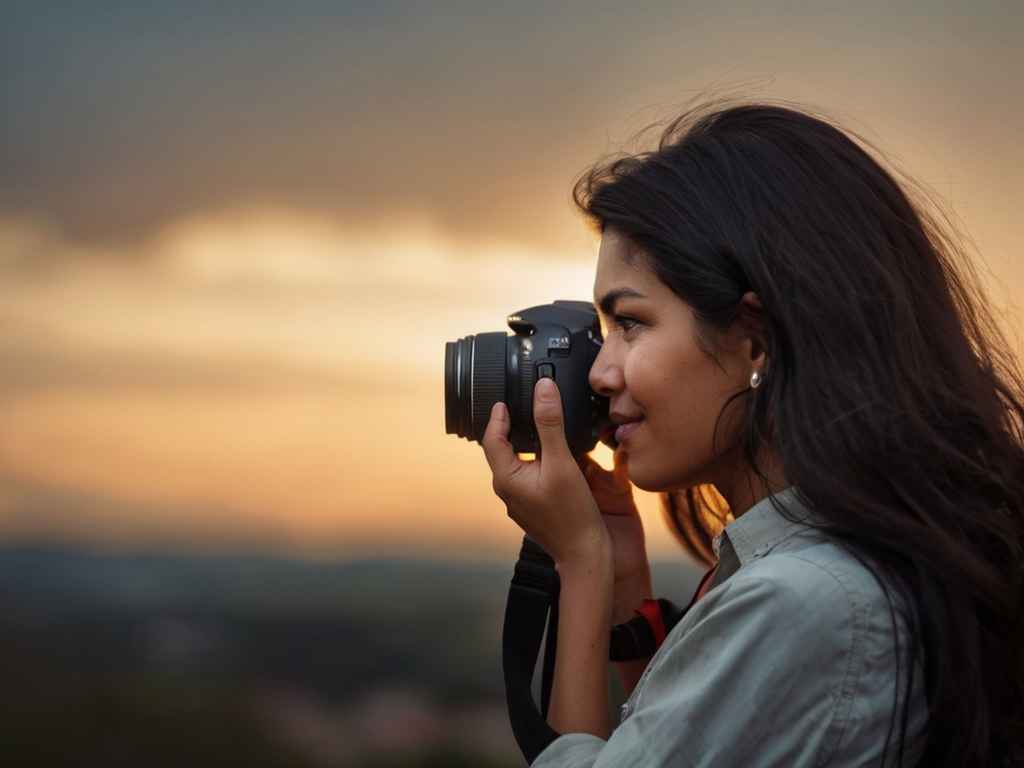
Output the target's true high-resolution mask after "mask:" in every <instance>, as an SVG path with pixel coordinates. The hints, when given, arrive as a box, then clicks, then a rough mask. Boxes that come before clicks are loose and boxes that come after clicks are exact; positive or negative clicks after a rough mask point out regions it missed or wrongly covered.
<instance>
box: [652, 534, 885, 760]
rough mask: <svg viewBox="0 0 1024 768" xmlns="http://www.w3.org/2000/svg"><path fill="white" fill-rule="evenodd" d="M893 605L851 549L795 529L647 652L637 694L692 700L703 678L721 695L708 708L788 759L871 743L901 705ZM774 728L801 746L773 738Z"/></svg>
mask: <svg viewBox="0 0 1024 768" xmlns="http://www.w3.org/2000/svg"><path fill="white" fill-rule="evenodd" d="M799 539H802V540H799ZM890 597H891V599H892V600H893V604H894V605H895V606H898V598H897V595H896V594H895V593H894V592H893V593H892V594H891V596H890ZM897 615H898V611H894V610H891V609H890V605H889V600H888V599H887V598H886V594H885V591H884V589H883V587H882V583H881V582H880V581H879V580H878V579H877V578H876V577H875V575H874V574H873V573H872V571H871V570H870V569H869V568H868V566H867V565H866V564H864V563H862V562H860V560H859V559H858V558H857V557H856V556H854V555H853V554H852V553H850V552H848V551H846V550H845V549H844V548H842V547H841V546H839V545H837V544H834V543H832V542H829V541H826V540H821V539H818V540H815V539H814V538H812V537H794V539H791V540H790V541H788V542H787V543H786V544H785V546H779V547H775V548H773V549H772V550H771V551H768V552H763V553H759V555H758V556H757V557H756V558H755V559H753V560H751V561H749V562H747V563H746V564H744V565H743V567H741V568H740V569H739V570H738V571H737V572H736V573H734V574H733V575H732V576H731V577H730V578H729V579H728V580H726V581H725V582H724V583H722V584H720V585H719V586H717V587H716V588H714V589H713V590H711V591H709V592H708V593H707V594H706V595H705V596H704V598H702V599H701V600H700V601H699V602H698V603H697V604H696V605H694V607H693V608H692V609H691V610H690V612H689V613H687V614H686V616H684V617H683V619H682V620H681V621H680V622H679V624H677V625H676V626H675V627H674V628H673V630H672V632H671V633H670V634H669V636H668V637H667V638H666V641H665V643H664V645H663V646H662V648H661V649H659V652H658V654H656V655H655V657H654V659H652V662H651V664H650V666H649V673H650V674H649V679H648V680H646V681H643V682H642V686H643V690H642V691H641V692H640V693H639V695H638V697H637V701H636V702H635V703H636V704H637V705H643V703H644V700H645V699H646V701H647V702H648V703H650V702H652V701H653V700H654V699H656V698H661V697H665V700H666V701H674V700H680V699H682V700H685V699H687V698H689V697H690V696H692V695H696V694H697V692H698V691H700V690H701V689H703V690H704V691H705V693H706V696H705V697H704V705H703V706H702V708H704V707H706V706H707V702H714V704H713V705H712V706H711V707H710V711H708V712H706V714H707V715H708V716H710V715H711V714H712V713H713V712H716V711H717V712H719V714H720V715H721V717H722V721H721V722H729V723H731V724H732V725H733V726H736V725H739V724H740V723H745V725H746V727H747V728H750V729H751V730H752V732H757V733H761V735H762V736H763V737H764V738H765V739H767V740H770V741H773V743H777V744H778V746H779V748H780V749H785V750H795V751H793V752H787V759H789V758H794V759H795V758H796V755H797V753H800V755H801V758H800V759H797V760H796V762H802V761H803V760H804V759H806V758H807V757H808V756H809V754H814V755H815V759H821V760H826V759H828V758H829V756H832V757H836V758H839V757H845V756H847V754H850V755H859V756H864V755H866V754H874V750H875V748H876V745H879V744H882V743H883V742H884V741H885V737H886V730H887V726H888V723H889V716H890V714H891V713H892V711H893V706H894V704H895V701H894V695H895V693H896V691H895V688H894V684H895V682H896V680H897V678H898V675H897V664H898V662H897V654H896V653H895V652H894V641H895V636H896V634H897V632H896V631H895V630H896V627H898V626H900V622H899V621H897V620H896V616H897ZM640 687H641V686H638V688H640ZM704 725H705V727H707V726H708V725H709V723H708V722H707V721H705V722H704ZM712 730H714V729H712ZM779 733H788V734H789V735H790V736H792V737H793V738H797V737H799V740H800V744H801V745H802V746H799V748H798V747H797V746H796V744H795V742H793V741H792V739H790V738H789V737H787V738H786V739H783V740H781V741H775V740H777V739H778V734H779ZM772 734H775V735H774V736H773V735H772ZM723 735H724V734H723V733H719V736H723ZM805 750H809V752H808V751H805ZM857 759H859V757H858V758H857ZM783 762H785V761H783ZM842 764H845V763H842Z"/></svg>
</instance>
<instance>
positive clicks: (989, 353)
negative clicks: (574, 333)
mask: <svg viewBox="0 0 1024 768" xmlns="http://www.w3.org/2000/svg"><path fill="white" fill-rule="evenodd" d="M574 199H575V200H576V203H577V205H578V206H579V207H580V208H581V209H582V210H583V211H584V212H585V213H586V215H587V216H588V217H589V219H590V220H591V221H593V223H595V225H596V227H597V229H598V230H599V231H600V233H601V235H602V237H601V245H600V250H599V254H598V264H597V274H596V278H595V284H594V301H595V304H596V305H597V306H598V308H599V311H600V316H601V318H602V321H603V323H604V324H605V329H606V333H605V341H604V345H603V347H602V349H601V352H600V354H599V355H598V357H597V360H596V361H595V363H594V365H593V368H592V369H591V371H590V383H591V386H592V388H593V389H594V390H595V391H596V392H599V393H601V394H603V395H605V396H607V397H608V398H610V403H611V413H612V416H613V419H614V420H615V421H616V422H617V423H618V424H620V425H621V426H619V428H618V430H617V432H616V435H617V438H618V448H617V450H616V453H615V465H616V468H615V471H614V472H613V473H608V472H605V470H603V469H602V468H601V467H600V466H598V465H597V464H596V463H595V462H594V461H593V460H592V459H590V458H589V457H583V458H582V459H580V460H579V461H577V460H576V459H574V457H573V456H572V455H571V454H570V453H569V451H568V448H567V446H566V443H565V437H564V431H563V427H562V421H561V403H560V399H559V397H558V391H557V387H556V386H555V385H554V383H553V382H550V381H549V380H542V381H541V382H538V385H537V387H536V391H535V405H534V410H535V421H536V426H537V430H538V432H539V435H540V439H541V443H542V452H541V456H542V458H541V459H540V460H538V461H533V462H524V461H521V460H520V459H519V458H518V457H517V456H516V455H515V454H514V453H513V452H512V447H511V444H510V443H509V442H508V440H507V439H506V438H507V434H508V429H509V422H508V415H507V410H506V409H505V408H504V406H503V404H501V403H499V404H497V405H496V406H495V408H494V410H493V411H492V414H491V420H490V422H489V424H488V427H487V432H486V434H485V436H484V438H483V441H482V442H483V446H484V451H485V454H486V456H487V460H488V463H489V465H490V467H491V470H492V473H493V485H494V490H495V492H496V493H497V495H498V496H499V497H500V498H501V499H502V500H503V501H504V502H505V503H506V506H507V509H508V513H509V515H510V517H512V519H513V520H514V521H515V522H516V523H517V524H518V525H519V526H520V527H521V528H523V530H524V531H526V532H527V533H528V534H530V535H531V536H532V537H533V538H534V539H535V540H537V541H538V542H539V543H540V544H541V545H542V546H543V547H544V548H545V549H546V550H547V551H548V552H549V553H550V554H551V556H552V557H553V558H554V559H555V562H556V565H557V567H558V571H559V575H560V577H561V584H562V587H561V596H560V615H559V627H558V648H557V653H556V663H555V673H554V682H553V687H552V695H551V701H550V707H549V712H548V720H549V723H550V724H551V726H552V728H553V729H554V730H555V731H557V732H559V733H561V734H563V735H562V736H561V737H560V738H558V739H557V740H556V741H554V742H553V743H552V744H551V745H550V746H549V747H548V748H547V749H546V750H544V752H543V753H542V754H541V755H540V756H539V757H538V758H537V760H536V761H535V762H534V765H535V766H542V767H543V768H554V767H555V766H559V767H561V768H584V767H585V766H586V767H588V768H589V767H590V766H595V767H601V766H663V765H664V766H667V765H687V766H711V765H714V766H761V765H780V766H797V765H809V766H810V765H834V766H847V765H849V766H852V765H927V766H975V765H978V766H981V765H986V766H987V765H1001V764H1007V765H1008V764H1017V763H1016V762H1015V761H1016V760H1018V759H1019V756H1018V755H1017V750H1018V749H1019V744H1018V742H1019V740H1020V738H1021V734H1022V733H1024V721H1022V701H1024V669H1022V658H1024V657H1022V651H1021V649H1022V648H1024V636H1022V615H1024V611H1022V600H1024V586H1022V585H1024V382H1022V377H1021V373H1020V369H1019V367H1018V363H1017V362H1016V360H1015V359H1014V358H1013V356H1012V354H1011V352H1010V350H1009V347H1008V346H1007V344H1006V342H1005V340H1004V338H1003V336H1002V335H1001V334H1000V332H999V330H998V328H997V326H996V325H995V324H994V322H993V321H992V318H991V315H990V313H989V310H988V309H987V307H986V305H985V303H984V297H983V295H982V293H981V291H980V289H978V288H977V284H976V278H975V276H974V273H973V271H972V268H971V265H970V262H969V261H968V260H966V259H965V258H963V255H962V252H961V250H960V249H959V248H958V246H957V245H956V244H955V243H954V241H953V240H951V239H950V238H949V237H947V236H946V235H945V234H943V231H942V229H941V228H940V227H939V226H938V224H937V222H936V220H935V219H934V218H933V217H932V216H931V215H929V214H928V213H927V211H926V209H925V207H924V206H923V205H922V204H920V203H918V204H914V203H912V202H911V201H910V199H909V198H908V195H907V193H906V192H905V191H904V190H903V189H902V188H901V186H900V185H899V184H897V182H896V181H895V180H894V179H893V177H892V176H891V175H890V173H888V172H887V171H886V170H884V169H883V168H882V166H881V165H880V163H879V162H877V161H876V160H875V159H873V157H872V155H871V154H870V153H869V152H868V151H867V150H866V149H865V148H864V146H862V144H861V143H858V142H857V141H854V140H853V139H852V138H850V136H849V135H848V134H847V133H844V132H843V131H841V130H839V129H837V128H836V127H834V126H832V125H831V124H829V123H828V122H827V121H826V120H824V119H821V118H818V117H815V116H812V115H810V114H808V113H806V112H801V111H796V110H793V109H790V108H785V107H778V106H769V105H758V104H754V105H739V106H732V107H722V106H721V105H705V106H702V107H699V108H697V109H694V110H691V111H688V112H686V113H684V114H683V115H681V116H680V117H679V118H677V119H676V120H675V121H673V122H672V123H671V124H670V125H669V126H668V128H667V129H666V130H665V132H664V134H663V135H662V138H661V141H660V143H659V145H658V148H657V150H655V151H652V152H648V153H643V154H640V155H636V156H626V157H620V158H617V159H613V160H611V161H608V162H605V163H601V164H599V165H597V166H595V167H594V168H593V169H591V170H590V171H588V172H587V173H586V174H585V175H584V176H583V177H582V178H581V179H580V180H579V181H578V182H577V185H576V188H575V190H574ZM627 473H628V479H627ZM629 481H631V482H632V483H633V484H635V485H636V486H637V487H639V488H642V489H644V490H648V491H657V492H661V493H662V494H663V497H662V498H663V499H664V503H665V509H666V512H667V517H668V519H669V520H670V522H671V523H672V526H673V529H674V531H675V532H676V533H677V536H678V538H679V540H680V541H681V542H682V544H683V545H684V547H685V548H686V549H687V550H688V551H689V552H690V553H691V554H692V555H694V556H695V557H697V558H698V559H700V560H702V561H704V562H706V563H708V564H712V563H714V562H716V560H717V559H718V556H719V555H720V556H721V560H720V562H719V566H718V572H717V573H715V574H714V576H713V577H712V579H710V580H709V581H708V583H707V584H706V585H705V586H704V593H703V594H702V595H699V597H700V599H699V600H697V601H696V602H695V603H694V604H693V605H692V607H691V608H690V609H689V610H688V612H687V613H686V614H685V615H684V616H683V618H682V619H681V620H680V621H679V622H678V624H676V625H675V627H674V628H672V629H671V631H670V632H669V633H668V637H666V638H665V639H664V641H663V643H662V644H661V646H660V647H659V648H658V650H657V652H656V653H655V654H654V656H653V658H651V659H650V660H641V661H639V662H627V663H621V664H619V665H618V667H619V670H618V671H619V674H620V676H621V678H622V682H623V685H624V687H625V690H626V691H627V692H628V693H629V700H628V701H627V703H626V705H625V706H624V707H623V712H622V718H621V721H620V722H619V723H617V724H614V726H613V724H612V723H611V722H609V718H608V707H607V700H606V694H607V682H608V680H607V674H608V673H607V667H608V662H607V660H608V652H609V651H608V647H609V627H610V626H611V625H612V624H615V623H620V622H624V621H626V620H627V619H629V618H630V617H631V616H632V615H633V614H634V612H635V611H636V610H637V609H638V608H639V607H640V606H641V604H642V603H643V602H644V600H645V599H650V598H651V597H653V595H652V594H651V581H650V569H649V565H648V563H647V558H646V554H645V548H644V538H643V529H642V526H641V524H640V519H639V517H638V516H637V514H636V508H635V505H633V503H632V499H631V496H630V491H629V488H630V486H629ZM723 526H724V532H723V531H722V528H723Z"/></svg>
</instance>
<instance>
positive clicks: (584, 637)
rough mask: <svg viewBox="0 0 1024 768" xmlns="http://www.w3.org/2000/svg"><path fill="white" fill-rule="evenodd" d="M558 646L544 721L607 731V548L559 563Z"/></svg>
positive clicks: (558, 727)
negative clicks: (584, 558) (575, 561)
mask: <svg viewBox="0 0 1024 768" xmlns="http://www.w3.org/2000/svg"><path fill="white" fill-rule="evenodd" d="M558 572H559V577H560V579H561V590H560V593H559V598H558V648H557V650H556V652H555V674H554V679H553V681H552V687H551V702H550V706H549V708H548V724H549V725H550V726H551V727H552V728H553V729H554V730H555V731H557V732H559V733H589V734H592V735H594V736H598V737H600V738H602V739H607V738H608V737H609V736H610V735H611V724H610V723H609V719H608V642H609V627H610V626H611V618H612V587H613V583H614V572H613V566H612V561H611V554H610V551H602V552H601V553H600V554H599V555H598V556H595V557H593V558H590V559H588V560H587V561H585V562H582V563H579V564H560V565H559V568H558Z"/></svg>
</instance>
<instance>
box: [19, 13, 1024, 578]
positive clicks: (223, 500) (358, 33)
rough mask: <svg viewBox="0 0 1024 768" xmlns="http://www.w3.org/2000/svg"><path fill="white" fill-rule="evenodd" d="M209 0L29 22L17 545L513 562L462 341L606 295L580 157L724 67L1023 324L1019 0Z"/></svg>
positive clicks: (665, 540)
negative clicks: (831, 152) (827, 137)
mask: <svg viewBox="0 0 1024 768" xmlns="http://www.w3.org/2000/svg"><path fill="white" fill-rule="evenodd" d="M209 5H210V4H207V3H198V2H181V3H174V4H157V3H132V4H128V3H111V2H95V3H89V4H79V5H77V6H74V7H71V6H68V7H63V6H61V5H58V4H50V3H45V2H33V3H18V2H16V3H13V4H12V5H11V7H10V10H9V11H8V12H7V13H6V14H5V24H4V28H3V29H2V30H0V60H2V61H3V77H2V80H0V98H2V99H3V104H4V115H5V118H4V121H3V124H2V125H0V167H3V168H4V173H3V174H2V175H0V361H3V375H2V376H0V419H2V424H3V428H2V430H0V537H3V538H4V539H6V540H9V541H21V540H33V541H37V540H40V539H41V540H46V541H62V542H75V543H79V544H85V545H89V546H95V547H118V548H125V547H127V548H137V547H147V548H149V547H165V548H166V547H169V548H187V549H193V550H203V549H211V550H223V549H254V548H255V549H259V550H268V551H273V552H281V553H288V554H302V555H310V556H331V557H336V556H343V557H364V556H373V555H391V554H402V555H425V556H440V557H457V558H467V559H468V558H472V559H476V558H492V557H499V558H506V559H507V558H509V557H512V556H513V555H514V552H515V550H516V547H517V545H518V541H519V538H520V535H521V534H520V532H519V530H518V528H516V527H515V525H514V524H513V523H512V522H511V521H510V520H509V519H508V518H507V517H506V515H505V513H504V508H503V506H502V504H501V502H500V501H499V500H498V499H497V498H495V497H494V495H493V493H492V492H491V487H490V474H489V471H488V469H487V466H486V463H485V462H484V460H483V455H482V453H481V451H480V449H479V446H477V445H476V444H472V443H469V442H468V441H465V440H461V439H458V438H455V437H454V436H450V435H446V434H445V431H444V405H443V361H444V343H445V342H446V341H454V340H455V339H457V338H460V337H462V336H465V335H467V334H470V333H479V332H486V331H497V330H504V318H505V316H506V315H507V314H509V313H511V312H512V311H514V310H517V309H521V308H524V307H528V306H533V305H536V304H543V303H548V302H550V301H552V300H554V299H558V298H570V299H582V300H588V301H589V300H590V299H591V297H592V288H593V278H594V265H595V260H596V252H597V240H596V237H595V235H594V234H593V233H592V232H591V231H590V230H589V229H588V228H587V227H586V225H585V224H584V222H583V220H582V219H581V218H580V216H579V215H578V214H577V213H576V212H575V211H574V209H573V206H572V204H571V199H570V189H571V187H572V182H573V181H574V180H575V178H576V177H577V176H578V175H579V174H580V173H581V172H583V171H584V170H585V169H586V167H587V166H588V165H590V164H591V163H593V162H594V161H596V160H598V159H600V158H601V157H602V156H604V155H605V154H607V153H609V152H615V151H620V150H626V151H629V150H635V149H642V148H647V146H649V143H650V140H651V137H652V136H653V134H647V135H646V136H647V139H648V142H647V144H643V143H642V141H641V142H640V143H639V144H638V143H637V142H638V141H639V140H637V139H636V138H635V136H636V133H637V131H639V129H641V128H643V127H644V126H646V125H648V124H650V123H653V122H655V121H658V120H667V119H669V118H671V117H672V116H673V115H674V114H676V113H677V112H678V111H679V110H680V109H681V108H682V107H683V106H685V105H686V104H687V103H689V102H690V101H691V100H692V99H694V98H697V97H699V96H700V95H701V94H709V95H723V94H728V95H732V96H736V97H745V98H749V99H758V98H761V99H773V100H780V99H781V100H786V101H790V102H793V103H796V104H800V105H804V106H807V107H809V108H813V109H816V110H818V111H821V112H823V113H825V114H827V115H828V116H830V117H832V118H834V119H835V120H837V121H838V122H839V123H840V124H842V125H843V126H845V127H847V128H849V129H851V130H853V131H855V132H856V133H857V134H859V135H860V136H863V137H864V138H866V139H867V140H869V141H871V142H872V143H873V144H874V145H875V146H876V147H878V148H879V149H880V150H881V151H882V152H883V153H884V154H885V157H886V158H888V160H889V162H890V163H891V165H893V166H895V167H896V168H898V169H900V170H902V171H904V172H906V173H907V174H909V175H910V177H912V178H913V179H915V180H916V181H918V182H920V183H922V184H923V185H924V186H925V187H926V188H927V189H928V190H929V191H930V192H931V193H932V194H933V195H934V196H935V197H936V198H937V199H938V200H939V201H941V202H942V203H943V204H944V205H945V206H946V207H947V211H948V212H950V214H951V215H952V216H953V219H954V221H955V223H956V224H957V226H958V227H959V229H960V230H961V232H962V233H963V234H964V236H965V237H967V238H969V242H970V244H971V247H972V250H973V252H974V253H975V254H976V258H977V263H978V266H979V269H981V271H982V275H983V279H984V282H985V285H986V287H987V289H988V290H989V292H990V298H991V300H992V302H993V304H994V305H995V306H996V308H997V311H998V312H999V313H1000V315H1001V316H1003V317H1004V320H1005V322H1006V323H1007V326H1006V327H1007V329H1008V330H1009V332H1010V333H1011V334H1017V335H1018V336H1019V334H1020V333H1021V323H1022V321H1021V310H1020V308H1019V307H1018V306H1017V305H1016V303H1015V302H1016V301H1017V298H1016V297H1018V296H1020V291H1021V289H1022V288H1024V267H1022V266H1021V263H1020V259H1019V258H1016V256H1017V251H1018V246H1017V243H1018V238H1017V237H1016V235H1018V234H1019V232H1020V227H1019V218H1018V217H1019V214H1018V212H1017V210H1016V202H1017V200H1018V199H1019V190H1020V189H1021V186H1022V183H1024V167H1022V159H1024V153H1022V152H1021V150H1020V146H1019V126H1020V125H1021V124H1022V123H1024V95H1022V93H1021V90H1020V88H1019V82H1018V75H1019V73H1020V72H1021V71H1022V70H1024V53H1022V52H1021V48H1020V46H1019V40H1020V37H1021V34H1022V33H1024V13H1022V12H1021V10H1020V8H1019V4H1016V3H1013V2H1002V3H999V2H978V3H971V4H969V5H968V4H966V3H956V4H954V3H942V2H929V3H925V2H915V3H901V2H885V3H882V2H876V0H868V1H867V2H862V3H857V4H850V3H839V2H818V3H796V2H777V1H774V0H769V1H767V2H749V3H730V2H714V3H712V2H701V3H695V2H690V3H687V2H663V3H647V4H639V5H630V6H628V7H627V6H624V5H623V4H621V3H605V2H587V3H575V2H573V3H547V2H545V3H541V2H533V1H528V2H520V3H515V4H497V3H493V4H488V3H480V2H438V3H432V4H422V3H408V2H375V3H373V4H365V5H364V4H352V3H327V2H296V3H291V4H288V6H287V7H286V6H284V5H281V4H276V5H274V4H258V3H257V4H254V3H245V4H241V3H237V4H235V3H219V4H216V8H215V9H211V8H210V7H209ZM1015 343H1016V344H1017V345H1018V346H1017V348H1018V349H1021V346H1020V342H1019V338H1017V339H1016V341H1015ZM596 455H597V457H598V459H599V460H600V461H602V463H604V464H605V465H606V466H608V465H609V464H610V456H609V454H608V453H607V451H605V450H604V449H603V448H601V449H599V450H598V452H597V454H596ZM637 495H638V497H639V499H640V505H641V510H642V513H643V515H644V521H645V526H646V528H647V531H648V536H649V546H650V549H651V552H652V554H653V555H655V556H672V555H673V554H674V553H675V552H676V551H677V550H676V546H675V544H674V543H673V541H672V540H671V538H670V536H669V535H668V534H667V531H666V530H665V526H664V524H663V521H662V520H661V519H660V517H659V516H658V514H657V500H656V498H654V497H653V496H651V495H649V494H644V493H642V492H639V491H638V492H637Z"/></svg>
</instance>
